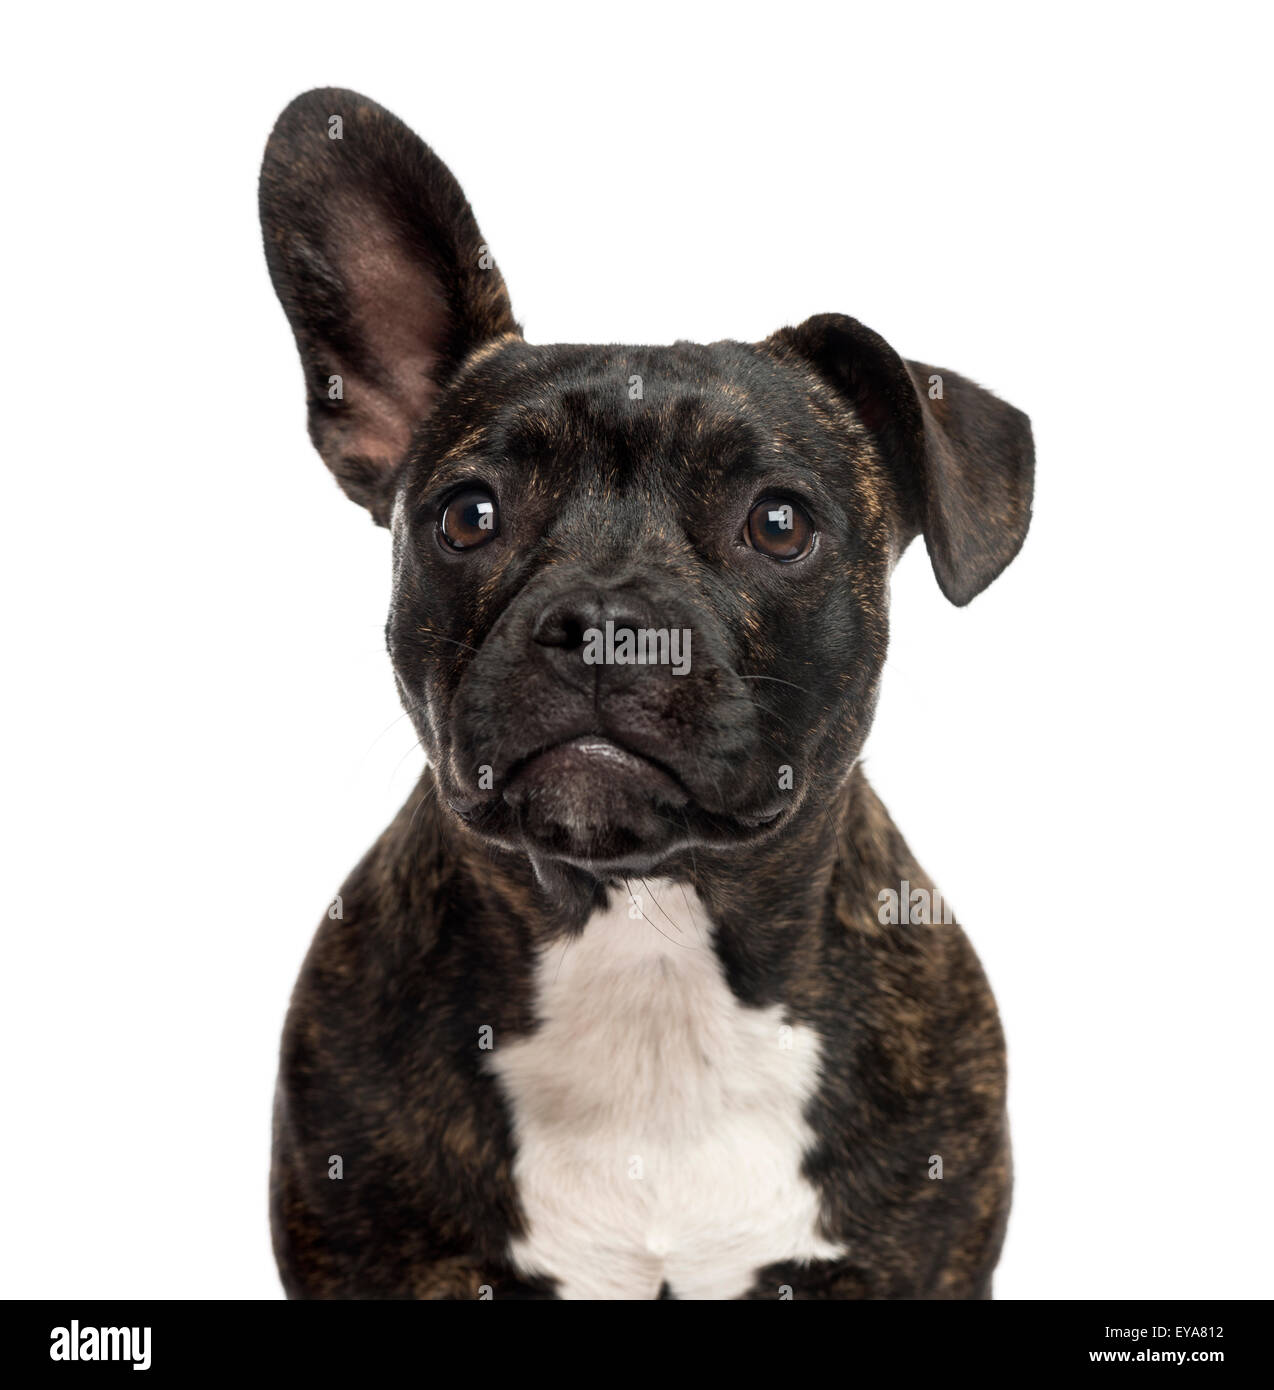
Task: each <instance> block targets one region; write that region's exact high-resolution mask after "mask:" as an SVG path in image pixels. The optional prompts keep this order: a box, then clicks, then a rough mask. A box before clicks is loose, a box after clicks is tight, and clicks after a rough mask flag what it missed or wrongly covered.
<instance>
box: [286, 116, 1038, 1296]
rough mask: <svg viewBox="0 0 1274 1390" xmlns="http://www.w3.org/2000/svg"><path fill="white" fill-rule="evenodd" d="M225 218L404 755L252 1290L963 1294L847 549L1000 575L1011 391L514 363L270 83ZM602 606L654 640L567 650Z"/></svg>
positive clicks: (951, 1089)
mask: <svg viewBox="0 0 1274 1390" xmlns="http://www.w3.org/2000/svg"><path fill="white" fill-rule="evenodd" d="M261 218H262V223H263V226H264V233H265V248H266V256H267V260H268V262H269V268H270V273H271V276H272V277H273V281H274V285H275V288H276V290H277V291H278V294H279V297H280V299H281V300H282V303H283V307H284V309H285V310H286V313H287V316H288V320H289V322H290V323H291V326H292V329H293V331H294V333H295V336H296V342H297V345H298V347H299V349H300V354H301V359H302V363H303V366H304V371H305V379H306V385H307V389H308V402H309V423H310V434H311V437H312V438H313V440H314V443H315V445H316V446H317V448H318V450H319V452H320V454H321V455H322V456H323V458H324V460H325V461H326V463H327V464H328V466H329V467H330V468H331V470H332V472H333V473H334V474H335V476H336V478H337V480H338V481H339V483H340V485H341V486H342V487H343V488H344V490H345V491H346V492H347V493H348V494H349V495H350V496H351V497H352V498H354V499H355V500H356V501H357V502H360V503H361V504H362V505H363V506H365V507H366V508H368V510H369V511H370V512H371V514H372V516H373V517H374V518H375V520H376V521H377V522H378V523H380V524H382V525H387V526H389V527H391V528H392V534H393V566H394V582H393V598H392V602H391V606H390V615H389V621H388V626H387V637H388V645H389V651H390V655H391V658H392V662H393V668H394V672H395V676H396V679H397V683H398V687H399V691H400V693H401V696H402V699H403V702H404V705H405V706H406V708H407V710H408V711H409V713H410V716H411V719H412V722H413V724H414V726H415V728H416V730H417V732H418V733H419V736H420V739H421V741H422V743H423V746H424V748H425V750H426V752H427V755H428V764H429V765H428V768H427V770H426V772H425V774H424V776H423V777H422V779H421V782H420V785H419V788H418V789H417V791H416V792H415V793H414V794H413V795H412V797H411V798H410V800H409V802H408V804H407V805H406V806H404V808H403V810H402V811H401V812H400V814H399V815H398V817H397V819H396V820H395V821H394V822H393V824H392V825H391V826H390V827H389V829H388V830H387V831H386V832H385V834H384V835H383V836H382V837H381V839H380V840H379V841H378V842H377V844H376V845H375V846H374V847H373V848H372V850H371V851H370V852H369V853H368V854H367V856H366V857H365V858H364V859H363V861H362V863H361V864H360V865H359V866H358V868H357V869H355V870H354V872H353V874H352V875H351V876H350V878H349V879H348V880H347V881H346V883H345V884H344V886H343V887H342V889H341V900H342V913H341V915H340V917H339V918H329V919H328V920H325V921H324V922H323V923H322V925H321V927H320V929H319V932H318V934H317V936H316V938H315V941H314V945H313V948H312V949H311V951H310V953H309V957H308V959H307V961H306V963H305V966H304V969H303V971H302V973H301V977H300V980H299V982H298V984H297V987H296V992H295V995H294V997H293V1000H292V1006H291V1011H290V1013H289V1015H288V1021H287V1026H286V1031H285V1035H284V1040H283V1049H282V1064H281V1071H280V1077H279V1087H278V1099H277V1108H276V1116H275V1139H274V1165H273V1176H272V1183H271V1191H272V1215H273V1230H274V1240H275V1249H276V1253H277V1257H278V1261H279V1267H280V1270H281V1272H282V1277H283V1282H284V1285H285V1287H286V1290H287V1292H288V1294H289V1295H290V1296H292V1297H311V1298H314V1297H317V1298H431V1299H443V1298H481V1297H495V1298H505V1297H522V1298H526V1297H658V1296H663V1297H674V1298H675V1297H754V1298H785V1297H797V1298H960V1299H965V1298H986V1297H989V1296H990V1288H991V1275H992V1270H993V1268H994V1266H995V1263H996V1260H997V1258H998V1255H999V1250H1000V1245H1001V1241H1002V1239H1003V1235H1004V1228H1005V1222H1006V1218H1007V1213H1008V1206H1009V1192H1010V1162H1009V1143H1008V1132H1007V1125H1006V1118H1005V1060H1004V1043H1003V1038H1002V1035H1001V1031H1000V1025H999V1021H998V1018H997V1015H996V1009H995V1004H994V1001H993V999H992V997H991V994H990V991H989V989H988V987H987V983H986V980H985V978H984V976H983V973H982V970H981V968H980V966H979V964H978V961H977V958H976V957H975V955H974V953H973V950H972V948H971V947H970V945H969V942H968V941H967V939H966V938H965V936H964V934H963V932H962V931H961V930H960V928H959V926H956V925H941V924H929V923H927V922H911V923H903V924H897V923H894V924H886V923H882V916H883V915H884V914H883V913H882V909H881V902H882V895H883V894H886V893H887V892H888V891H890V890H892V891H894V892H897V891H899V890H900V888H901V885H902V884H903V883H904V881H905V882H906V883H907V884H909V885H911V886H912V888H913V889H914V888H917V887H919V888H924V889H930V888H931V885H930V884H929V882H928V880H927V879H926V877H925V875H924V873H923V871H922V870H921V868H920V867H919V866H918V865H917V863H916V862H915V860H914V859H913V858H912V855H911V852H910V850H909V849H908V848H907V845H906V844H905V843H904V841H903V839H902V837H901V835H900V834H899V833H898V831H897V830H896V829H895V828H894V825H893V823H892V822H891V820H890V818H889V816H888V814H887V812H886V811H885V809H884V808H883V806H882V805H881V804H880V802H879V801H878V800H877V799H876V797H875V795H874V794H873V792H872V791H871V789H870V787H869V786H868V785H867V783H866V781H865V780H864V778H863V775H862V773H861V771H860V770H859V768H858V767H857V759H858V756H859V753H860V750H861V748H862V745H863V740H864V738H865V737H866V734H867V731H868V727H869V725H870V722H871V718H872V714H873V710H874V705H875V701H876V695H877V689H878V685H879V681H880V675H881V668H882V664H883V662H884V659H885V648H886V639H887V631H888V618H887V608H888V586H889V577H890V573H891V571H892V569H893V567H894V566H895V564H896V563H897V562H898V559H899V557H900V556H901V555H902V553H903V551H904V549H905V548H906V546H907V544H908V542H909V541H911V540H912V538H913V537H915V536H917V535H920V534H923V536H924V538H925V543H926V545H927V548H928V551H929V555H930V558H931V561H932V564H933V569H934V572H935V575H936V577H937V580H938V583H939V585H940V586H941V588H942V590H943V592H944V593H945V594H946V595H947V597H948V598H949V599H950V600H951V601H952V602H953V603H956V604H965V603H967V602H968V601H969V600H970V599H971V598H973V596H974V595H975V594H977V593H978V592H980V591H981V590H982V589H983V588H985V587H986V585H988V584H989V583H990V582H991V581H992V580H993V579H994V578H995V577H996V576H997V575H998V574H999V573H1000V571H1001V570H1002V569H1003V568H1004V567H1005V566H1006V565H1007V564H1008V563H1009V561H1010V560H1011V559H1012V558H1013V556H1014V555H1015V554H1016V552H1017V550H1018V549H1019V547H1020V546H1021V544H1022V541H1023V539H1024V537H1025V534H1026V530H1027V525H1028V521H1029V516H1030V505H1031V488H1032V473H1033V446H1032V440H1031V431H1030V425H1029V423H1028V421H1027V418H1026V417H1025V416H1024V415H1023V414H1021V412H1019V411H1017V410H1015V409H1014V408H1013V407H1011V406H1009V405H1006V404H1004V403H1003V402H1002V401H1000V400H998V399H996V398H995V397H994V396H992V395H991V394H990V393H988V392H987V391H984V390H982V389H980V388H979V387H977V386H975V385H973V384H972V383H971V382H969V381H967V380H966V379H964V378H962V377H960V376H957V375H956V374H955V373H954V372H948V371H945V370H939V369H935V368H931V367H929V366H925V365H921V364H919V363H915V362H906V361H903V360H902V359H901V358H900V357H899V356H898V354H897V353H895V352H894V351H893V349H892V348H890V347H889V346H888V344H887V343H886V342H885V341H884V340H883V339H882V338H880V337H879V336H878V335H877V334H875V333H873V332H872V331H871V330H870V329H868V328H865V327H864V326H863V325H862V324H860V323H858V322H857V321H856V320H854V319H851V318H846V317H844V316H842V315H839V314H824V315H820V316H818V317H816V318H813V319H810V320H808V321H807V322H805V323H803V324H801V325H800V326H799V327H795V328H784V329H781V330H780V331H779V332H777V333H775V334H774V335H773V336H772V337H770V338H768V339H766V340H765V341H764V342H760V343H751V344H749V343H738V342H720V343H714V344H711V345H709V346H698V345H694V344H690V343H678V344H676V345H674V346H672V347H663V348H649V347H640V348H637V347H616V346H609V347H585V346H549V347H541V346H533V345H531V344H530V343H528V342H526V341H525V339H524V338H523V336H522V332H521V329H520V327H519V325H518V323H517V322H516V321H515V319H514V317H513V311H512V309H511V307H510V302H509V297H508V294H507V292H506V289H505V285H504V281H503V279H502V278H501V275H500V272H499V270H498V269H497V268H496V266H495V265H494V263H493V261H492V259H491V254H490V250H489V248H488V247H487V245H486V243H485V242H484V241H483V239H482V236H481V233H480V232H479V230H478V227H477V224H476V222H475V221H474V217H473V214H472V212H471V211H470V208H469V205H468V203H467V202H466V201H465V198H464V195H463V193H462V192H461V190H460V188H459V186H458V185H457V183H456V182H455V180H454V178H453V177H452V175H451V174H450V172H449V171H448V170H447V169H446V167H445V166H444V165H443V164H442V163H441V162H440V161H439V159H438V158H437V157H436V156H435V155H434V154H433V153H432V151H430V150H429V149H428V148H427V147H426V146H425V145H424V144H423V143H422V142H421V141H420V140H419V139H418V138H417V137H416V136H415V135H413V134H412V132H411V131H409V130H408V129H407V128H406V127H405V126H404V125H403V124H402V123H400V122H399V121H398V120H397V119H396V118H395V117H394V116H392V115H391V114H389V113H388V112H387V111H385V110H383V109H382V108H381V107H379V106H377V105H375V104H374V103H373V102H371V101H368V100H367V99H366V98H364V97H361V96H358V95H356V94H355V93H352V92H347V91H339V90H322V91H314V92H310V93H308V94H306V95H304V96H302V97H299V98H298V99H297V100H296V101H294V102H293V103H292V104H291V105H290V106H289V107H288V108H287V110H286V111H284V113H283V115H282V116H281V117H280V119H279V122H278V125H277V126H276V128H275V130H274V133H273V135H272V136H271V139H270V142H269V146H268V148H267V151H266V156H265V164H264V168H263V171H262V176H261ZM608 623H610V624H612V625H613V629H614V630H615V631H617V632H625V631H629V632H634V633H637V632H668V631H678V630H679V631H682V632H684V633H686V634H688V638H687V640H688V641H689V642H690V647H689V651H690V655H691V660H690V662H689V669H688V670H685V671H682V672H678V671H676V670H674V669H672V668H671V667H670V666H669V665H667V664H659V663H658V662H657V661H652V662H651V663H648V664H619V663H612V664H605V663H597V662H592V663H590V661H589V660H588V657H587V653H588V650H589V646H588V643H589V640H590V634H595V633H596V632H597V631H599V630H602V629H605V627H606V625H607V624H608ZM653 650H654V649H653V648H652V651H653ZM921 915H923V914H921ZM573 952H574V953H575V954H574V955H573V954H572V953H573ZM939 1159H940V1173H941V1176H939V1174H938V1171H936V1170H935V1168H936V1165H935V1160H939Z"/></svg>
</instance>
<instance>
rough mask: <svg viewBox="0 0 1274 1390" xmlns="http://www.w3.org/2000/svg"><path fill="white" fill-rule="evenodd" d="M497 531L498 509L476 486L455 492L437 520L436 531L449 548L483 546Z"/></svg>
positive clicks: (483, 490)
mask: <svg viewBox="0 0 1274 1390" xmlns="http://www.w3.org/2000/svg"><path fill="white" fill-rule="evenodd" d="M499 530H500V511H499V508H498V507H497V506H496V504H495V498H494V497H492V496H491V494H490V493H489V492H487V491H486V490H485V489H483V488H479V487H471V488H466V489H465V490H464V492H459V493H457V494H456V495H455V496H454V497H453V498H452V499H451V501H450V502H448V503H447V506H446V509H445V510H444V511H443V514H442V517H441V518H440V519H439V522H438V532H439V534H440V535H441V536H442V539H443V541H444V542H445V543H446V544H447V545H448V546H449V547H450V548H451V549H452V550H472V549H473V548H474V547H475V546H479V545H485V544H486V543H487V542H488V541H489V540H490V539H491V538H492V537H493V536H495V535H496V534H497V533H498V532H499Z"/></svg>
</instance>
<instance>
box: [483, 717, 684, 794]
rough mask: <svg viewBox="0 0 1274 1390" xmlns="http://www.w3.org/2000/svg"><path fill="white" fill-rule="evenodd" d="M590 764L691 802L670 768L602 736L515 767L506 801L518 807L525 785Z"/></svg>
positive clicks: (537, 755)
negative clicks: (668, 769)
mask: <svg viewBox="0 0 1274 1390" xmlns="http://www.w3.org/2000/svg"><path fill="white" fill-rule="evenodd" d="M589 765H592V766H595V767H598V768H601V769H605V770H606V771H607V772H613V773H614V774H615V775H616V776H618V777H622V778H624V779H626V780H629V781H632V782H636V783H640V784H644V785H645V786H646V787H647V788H648V789H649V790H650V792H651V793H652V794H655V795H657V796H659V797H660V798H661V799H663V800H667V801H671V802H673V803H674V804H676V805H682V804H684V803H685V802H686V801H688V800H689V797H688V796H687V794H686V791H685V789H684V788H683V787H682V786H681V784H680V783H679V782H678V780H677V779H676V777H674V776H673V775H672V773H670V772H669V771H667V769H665V768H663V767H661V766H660V765H659V764H658V763H656V762H653V761H652V760H651V759H650V758H646V757H643V756H642V755H641V754H639V753H634V752H632V751H631V750H630V749H628V748H625V747H623V745H622V744H618V743H616V742H614V740H612V739H609V738H607V737H605V735H602V734H586V735H583V736H582V737H579V738H573V739H568V740H567V741H566V742H564V743H557V744H554V745H553V746H552V747H551V748H545V749H542V750H541V751H540V752H538V753H535V754H532V756H531V757H529V758H526V759H524V760H523V761H522V762H520V763H518V764H516V765H515V766H514V768H513V770H512V772H511V775H510V776H509V779H508V782H507V783H506V785H505V788H504V799H505V800H506V801H508V802H509V803H510V804H514V805H516V804H517V803H518V802H519V801H520V800H521V799H522V795H521V792H522V788H523V785H524V784H525V783H526V782H528V781H538V780H542V779H544V778H546V777H552V776H554V775H555V774H557V773H559V772H561V773H562V774H569V772H570V771H571V770H572V769H579V768H584V767H587V766H589Z"/></svg>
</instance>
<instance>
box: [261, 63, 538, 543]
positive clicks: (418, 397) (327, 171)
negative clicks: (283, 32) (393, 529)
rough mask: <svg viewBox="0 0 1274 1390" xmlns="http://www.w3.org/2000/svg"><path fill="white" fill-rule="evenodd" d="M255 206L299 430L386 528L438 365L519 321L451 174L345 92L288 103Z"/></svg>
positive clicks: (383, 115)
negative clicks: (298, 405) (395, 485)
mask: <svg viewBox="0 0 1274 1390" xmlns="http://www.w3.org/2000/svg"><path fill="white" fill-rule="evenodd" d="M260 205H261V226H262V230H263V232H264V235H265V254H266V260H267V262H268V264H269V267H270V277H271V279H272V280H273V281H274V288H275V290H276V292H277V293H278V296H279V299H280V300H281V301H282V303H283V308H284V311H285V312H286V313H287V316H288V321H289V323H291V325H292V331H293V333H294V334H295V335H296V342H297V347H298V348H299V349H300V353H301V362H302V365H303V367H304V370H305V384H306V395H307V400H308V404H309V421H310V437H311V438H312V439H313V440H314V443H315V446H316V447H317V448H318V451H319V453H320V454H322V456H323V459H324V461H325V462H326V463H327V466H328V467H329V468H330V469H331V470H332V472H333V473H334V474H335V475H336V478H337V481H338V482H339V483H340V485H341V486H342V487H343V488H344V489H345V491H346V492H347V493H348V494H349V496H350V497H352V498H353V499H354V500H355V501H356V502H360V503H362V504H363V506H365V507H367V508H368V509H369V510H370V511H371V513H372V515H373V517H374V518H375V519H376V520H377V521H378V522H380V523H381V524H382V525H384V524H386V523H387V522H388V514H389V508H390V505H391V485H392V480H393V476H394V473H395V471H396V469H397V466H398V464H399V463H400V462H401V461H402V458H403V455H404V453H405V452H406V450H407V447H408V445H409V444H410V442H411V437H412V434H413V432H414V430H415V428H416V426H417V425H418V424H419V423H420V422H421V421H422V420H424V419H425V418H426V417H427V416H428V414H429V411H430V409H431V407H432V405H433V402H434V400H435V399H436V397H437V395H438V393H439V391H440V390H441V389H442V388H443V387H444V386H445V385H446V383H447V380H448V378H449V376H450V375H451V374H452V373H454V371H455V369H456V367H457V366H458V365H459V364H460V363H461V362H462V361H463V360H464V358H465V357H466V356H467V355H468V354H469V353H470V352H471V351H473V349H475V348H477V347H479V346H481V345H482V344H483V343H484V342H487V341H489V340H491V339H493V338H498V337H501V336H503V335H506V334H510V333H517V332H518V331H519V330H518V326H517V324H516V323H515V322H514V318H513V310H512V308H511V307H510V304H509V296H508V293H507V291H506V290H505V287H504V280H503V279H502V277H501V275H500V272H499V270H498V269H496V267H495V264H494V262H493V261H492V259H491V256H490V253H489V251H488V248H487V246H486V245H485V243H484V242H483V239H482V234H481V232H479V230H478V224H477V222H476V221H475V220H474V216H473V213H472V211H471V210H470V208H469V204H468V203H467V202H466V201H465V196H464V194H463V193H462V192H461V190H460V186H459V184H457V183H456V181H455V179H454V178H453V177H452V175H451V172H450V170H448V169H447V167H446V165H444V164H443V163H442V161H441V160H440V159H439V158H438V157H437V156H436V155H435V154H434V153H433V151H432V150H430V149H429V148H428V146H426V145H425V144H424V143H423V141H421V140H420V139H419V138H418V137H417V136H416V135H414V134H413V133H412V132H411V131H410V130H409V129H408V128H407V127H406V126H405V125H403V123H402V122H401V121H399V120H398V119H397V118H396V117H395V116H392V115H391V114H390V113H389V112H388V111H385V110H384V109H383V108H381V107H379V106H377V105H376V104H375V102H372V101H369V100H368V99H367V98H366V97H362V96H359V95H358V94H357V93H355V92H346V91H341V90H339V89H335V88H331V89H323V90H318V91H313V92H307V93H306V94H305V95H304V96H300V97H297V99H296V100H295V101H294V102H292V104H291V105H290V106H288V108H287V109H286V110H285V111H284V112H283V114H282V115H281V116H280V117H279V120H278V124H277V125H276V126H275V128H274V133H273V134H272V135H271V136H270V141H269V144H268V145H267V147H266V152H265V162H264V164H263V165H262V169H261V188H260Z"/></svg>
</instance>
